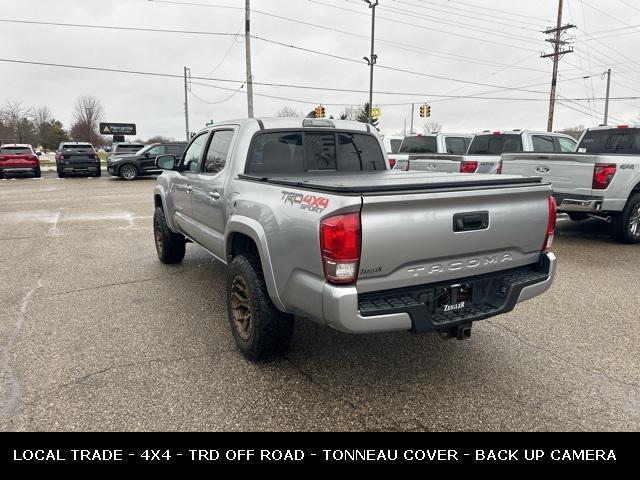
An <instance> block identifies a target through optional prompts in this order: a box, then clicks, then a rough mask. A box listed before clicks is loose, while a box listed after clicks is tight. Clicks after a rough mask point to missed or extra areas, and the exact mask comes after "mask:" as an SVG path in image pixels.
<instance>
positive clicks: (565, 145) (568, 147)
mask: <svg viewBox="0 0 640 480" xmlns="http://www.w3.org/2000/svg"><path fill="white" fill-rule="evenodd" d="M557 138H558V146H559V147H560V152H561V153H572V152H575V151H576V142H575V141H573V140H571V139H570V138H565V137H557Z"/></svg>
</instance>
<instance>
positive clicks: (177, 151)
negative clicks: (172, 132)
mask: <svg viewBox="0 0 640 480" xmlns="http://www.w3.org/2000/svg"><path fill="white" fill-rule="evenodd" d="M164 149H165V153H167V154H169V155H175V156H176V157H179V156H180V155H182V152H184V145H165V147H164Z"/></svg>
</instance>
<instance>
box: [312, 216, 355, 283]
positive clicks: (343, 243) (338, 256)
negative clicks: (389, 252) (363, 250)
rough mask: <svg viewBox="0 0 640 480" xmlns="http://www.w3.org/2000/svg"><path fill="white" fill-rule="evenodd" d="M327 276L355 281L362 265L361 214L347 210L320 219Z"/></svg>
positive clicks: (322, 249) (321, 244) (321, 242)
mask: <svg viewBox="0 0 640 480" xmlns="http://www.w3.org/2000/svg"><path fill="white" fill-rule="evenodd" d="M320 250H321V252H322V267H323V268H324V277H325V278H326V279H327V281H328V282H330V283H341V284H342V283H354V282H355V281H356V280H357V279H358V267H359V265H360V214H359V213H347V214H344V215H336V216H334V217H329V218H325V219H324V220H322V221H321V222H320Z"/></svg>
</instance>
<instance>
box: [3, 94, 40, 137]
mask: <svg viewBox="0 0 640 480" xmlns="http://www.w3.org/2000/svg"><path fill="white" fill-rule="evenodd" d="M0 117H1V118H2V123H3V124H4V125H5V126H6V127H7V128H8V129H9V131H11V132H13V135H12V137H13V138H12V140H13V141H14V142H17V143H31V142H33V141H34V140H35V138H34V137H35V132H34V127H33V121H32V117H33V110H32V109H31V108H26V107H23V106H22V102H7V104H6V106H5V108H3V109H2V110H1V111H0Z"/></svg>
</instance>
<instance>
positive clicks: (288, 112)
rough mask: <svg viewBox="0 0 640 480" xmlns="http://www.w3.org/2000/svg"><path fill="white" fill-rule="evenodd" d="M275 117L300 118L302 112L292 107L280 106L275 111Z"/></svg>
mask: <svg viewBox="0 0 640 480" xmlns="http://www.w3.org/2000/svg"><path fill="white" fill-rule="evenodd" d="M276 117H283V118H302V117H304V113H302V112H301V111H300V110H296V109H295V108H293V107H282V108H281V109H280V110H278V111H277V112H276Z"/></svg>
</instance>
